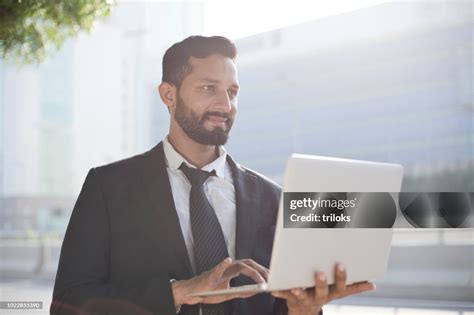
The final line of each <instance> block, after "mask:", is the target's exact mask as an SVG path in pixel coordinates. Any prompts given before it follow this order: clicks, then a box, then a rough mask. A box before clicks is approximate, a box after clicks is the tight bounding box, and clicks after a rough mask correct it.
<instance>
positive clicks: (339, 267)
mask: <svg viewBox="0 0 474 315" xmlns="http://www.w3.org/2000/svg"><path fill="white" fill-rule="evenodd" d="M334 269H335V270H334V287H335V290H336V291H337V292H335V293H336V294H343V293H344V291H346V278H347V273H346V268H345V267H344V265H343V264H341V263H338V264H336V266H335V268H334Z"/></svg>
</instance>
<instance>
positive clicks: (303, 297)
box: [290, 288, 312, 303]
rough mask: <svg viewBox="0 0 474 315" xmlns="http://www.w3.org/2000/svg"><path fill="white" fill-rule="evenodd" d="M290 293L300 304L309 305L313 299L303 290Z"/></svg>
mask: <svg viewBox="0 0 474 315" xmlns="http://www.w3.org/2000/svg"><path fill="white" fill-rule="evenodd" d="M290 292H291V294H293V296H294V298H295V299H296V300H298V301H299V302H300V303H308V302H310V299H312V297H311V298H310V297H309V296H308V293H306V292H305V291H304V290H303V289H299V288H298V289H291V290H290Z"/></svg>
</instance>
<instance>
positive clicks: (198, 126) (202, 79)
mask: <svg viewBox="0 0 474 315" xmlns="http://www.w3.org/2000/svg"><path fill="white" fill-rule="evenodd" d="M189 63H190V64H191V66H192V71H191V73H190V74H188V75H187V76H186V77H185V78H184V80H183V81H182V83H181V86H180V88H179V89H178V91H177V102H176V110H175V111H174V119H175V120H176V122H177V123H178V124H179V126H180V127H181V128H182V129H183V131H184V132H185V133H186V134H187V136H188V137H190V138H191V139H193V140H194V141H196V142H198V143H201V144H205V145H223V144H225V143H226V142H227V139H228V138H229V132H230V129H231V128H232V124H233V123H234V119H235V115H236V113H237V94H238V91H239V84H238V78H237V69H236V67H235V64H234V62H233V61H232V60H231V59H229V58H227V57H224V56H221V55H217V54H216V55H210V56H209V57H206V58H194V57H191V58H190V59H189Z"/></svg>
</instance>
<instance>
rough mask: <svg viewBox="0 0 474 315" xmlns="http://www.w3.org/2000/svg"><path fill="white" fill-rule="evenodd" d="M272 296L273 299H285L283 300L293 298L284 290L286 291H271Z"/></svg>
mask: <svg viewBox="0 0 474 315" xmlns="http://www.w3.org/2000/svg"><path fill="white" fill-rule="evenodd" d="M272 295H273V296H274V297H277V298H280V299H285V300H288V299H292V298H293V294H292V293H291V292H290V291H288V290H286V291H272Z"/></svg>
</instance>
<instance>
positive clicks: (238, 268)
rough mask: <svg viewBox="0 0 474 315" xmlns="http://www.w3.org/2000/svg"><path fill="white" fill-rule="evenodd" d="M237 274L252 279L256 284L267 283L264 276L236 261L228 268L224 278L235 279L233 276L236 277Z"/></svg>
mask: <svg viewBox="0 0 474 315" xmlns="http://www.w3.org/2000/svg"><path fill="white" fill-rule="evenodd" d="M235 274H237V275H238V274H243V275H245V276H247V277H249V278H251V279H252V280H253V281H255V282H256V283H265V279H264V278H263V277H262V275H261V274H260V273H259V272H258V271H257V270H255V269H253V268H252V267H250V266H248V265H246V264H244V263H242V262H240V261H236V262H234V263H233V264H232V265H231V266H230V267H228V268H227V270H226V272H225V274H224V277H226V278H229V279H230V278H233V277H231V276H234V277H235Z"/></svg>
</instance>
